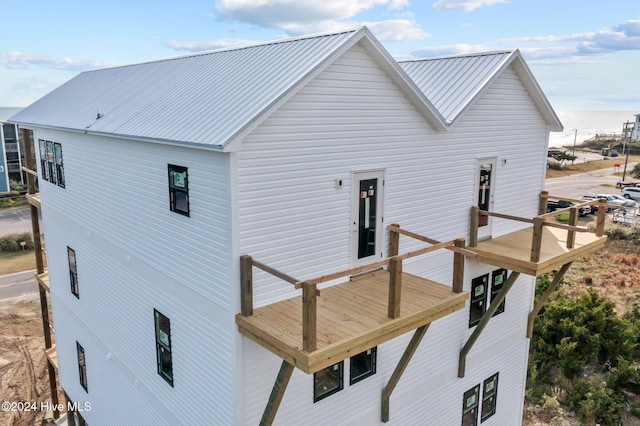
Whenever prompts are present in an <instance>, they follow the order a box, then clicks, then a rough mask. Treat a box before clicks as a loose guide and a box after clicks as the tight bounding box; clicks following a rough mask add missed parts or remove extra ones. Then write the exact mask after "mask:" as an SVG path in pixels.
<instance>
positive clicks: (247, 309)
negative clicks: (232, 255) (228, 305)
mask: <svg viewBox="0 0 640 426" xmlns="http://www.w3.org/2000/svg"><path fill="white" fill-rule="evenodd" d="M240 313H241V314H242V316H245V317H248V316H251V315H253V259H252V258H251V256H249V255H248V254H245V255H242V256H240Z"/></svg>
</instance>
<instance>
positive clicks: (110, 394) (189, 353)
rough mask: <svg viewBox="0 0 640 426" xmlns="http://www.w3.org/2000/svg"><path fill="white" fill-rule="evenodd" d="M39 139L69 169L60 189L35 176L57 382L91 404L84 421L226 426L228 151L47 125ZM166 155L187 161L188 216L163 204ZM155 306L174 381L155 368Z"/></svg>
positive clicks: (230, 416) (230, 357)
mask: <svg viewBox="0 0 640 426" xmlns="http://www.w3.org/2000/svg"><path fill="white" fill-rule="evenodd" d="M36 137H38V138H43V139H49V140H53V141H55V142H60V143H61V144H62V151H63V158H64V167H65V174H66V188H64V189H63V188H59V187H57V186H54V185H53V184H51V183H48V182H45V181H41V183H40V187H41V193H42V204H43V218H44V222H45V226H46V235H45V239H46V245H47V256H48V261H49V276H50V281H51V294H52V300H53V320H54V325H55V333H56V341H57V346H58V353H59V364H60V381H61V384H62V386H63V388H64V389H65V390H67V391H68V393H69V395H70V396H71V398H73V399H74V400H78V401H85V400H86V401H93V405H94V407H93V409H92V411H91V412H88V413H86V415H85V418H86V419H87V421H88V422H89V423H90V424H96V425H99V424H149V423H153V424H177V423H179V422H185V423H188V424H210V423H211V421H212V419H217V420H219V421H221V422H223V423H226V424H233V423H234V422H235V416H236V407H235V393H236V389H235V385H234V383H235V377H234V374H235V349H234V348H235V326H234V316H233V315H234V312H235V309H234V308H233V305H234V303H235V302H234V301H235V299H236V295H235V293H234V292H233V289H232V287H231V285H230V284H229V283H230V282H231V274H232V273H231V270H230V264H231V263H232V259H231V253H230V249H229V247H230V245H231V243H230V241H231V231H230V207H229V204H230V201H229V200H230V196H229V167H228V161H229V159H228V156H227V155H225V154H216V153H211V152H201V151H197V150H192V149H186V148H177V147H169V146H158V145H154V144H147V143H139V142H127V141H124V140H118V139H106V138H95V137H86V136H85V137H83V136H82V135H80V134H72V133H63V132H53V131H40V132H38V134H37V135H36ZM168 163H171V164H178V165H181V166H185V167H188V173H189V195H190V207H191V217H185V216H182V215H179V214H177V213H174V212H171V211H170V210H169V195H168V177H167V164H168ZM67 246H70V247H71V248H73V249H74V250H75V252H76V258H77V270H78V282H79V293H80V298H79V299H77V298H76V297H75V296H73V295H72V294H71V291H70V286H69V271H68V266H67V265H68V263H67ZM154 308H156V309H158V310H159V311H160V312H162V313H163V314H164V315H166V316H167V317H168V318H169V319H170V321H171V343H172V355H173V374H174V386H175V387H173V388H172V387H171V386H170V385H169V384H168V383H166V382H165V381H164V380H163V379H162V378H161V377H160V376H159V375H158V374H157V370H156V369H157V367H156V347H155V330H154V317H153V309H154ZM76 340H77V341H79V342H80V343H81V344H82V345H83V346H84V348H85V350H86V353H87V368H88V372H87V373H88V385H89V392H88V394H87V393H85V391H84V390H83V389H82V388H81V387H80V386H79V384H78V373H77V358H76V349H75V341H76ZM212 399H215V400H216V401H217V402H216V404H211V403H210V402H211V400H212ZM196 407H207V409H206V410H202V409H195V408H196Z"/></svg>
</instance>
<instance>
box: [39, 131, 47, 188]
mask: <svg viewBox="0 0 640 426" xmlns="http://www.w3.org/2000/svg"><path fill="white" fill-rule="evenodd" d="M38 145H39V147H40V174H41V175H42V180H46V181H49V174H48V173H47V172H48V170H49V168H48V167H47V142H46V141H44V140H42V139H39V140H38Z"/></svg>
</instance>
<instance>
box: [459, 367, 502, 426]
mask: <svg viewBox="0 0 640 426" xmlns="http://www.w3.org/2000/svg"><path fill="white" fill-rule="evenodd" d="M498 374H499V373H496V374H494V375H493V376H491V377H489V378H488V379H486V380H485V381H484V382H483V383H482V408H481V414H480V423H483V422H484V421H485V420H487V419H488V418H489V417H491V416H493V415H494V414H495V413H496V401H497V398H498ZM480 391H481V389H480V385H479V384H478V385H475V386H474V387H473V388H471V389H469V390H468V391H466V392H465V393H464V396H463V399H462V426H476V425H477V424H478V406H479V404H480Z"/></svg>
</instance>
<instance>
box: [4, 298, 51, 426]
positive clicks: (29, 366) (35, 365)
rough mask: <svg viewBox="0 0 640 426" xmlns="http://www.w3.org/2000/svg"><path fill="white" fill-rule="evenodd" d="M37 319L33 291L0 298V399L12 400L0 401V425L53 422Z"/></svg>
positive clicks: (47, 378)
mask: <svg viewBox="0 0 640 426" xmlns="http://www.w3.org/2000/svg"><path fill="white" fill-rule="evenodd" d="M40 318H41V317H40V301H39V298H38V295H37V294H34V295H32V296H22V297H17V298H13V299H7V300H2V301H0V401H2V402H8V403H15V404H14V406H8V407H7V406H6V404H2V408H1V409H0V424H1V425H7V426H27V425H51V424H53V423H52V422H51V419H52V417H53V412H52V411H50V410H46V407H47V406H48V405H47V403H49V404H50V403H51V398H50V393H49V374H48V370H47V359H46V355H45V353H44V338H43V336H42V320H41V319H40ZM60 401H63V400H62V399H60ZM16 404H21V405H20V406H18V405H16ZM49 406H50V405H49ZM42 408H45V409H44V410H43V409H42Z"/></svg>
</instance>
